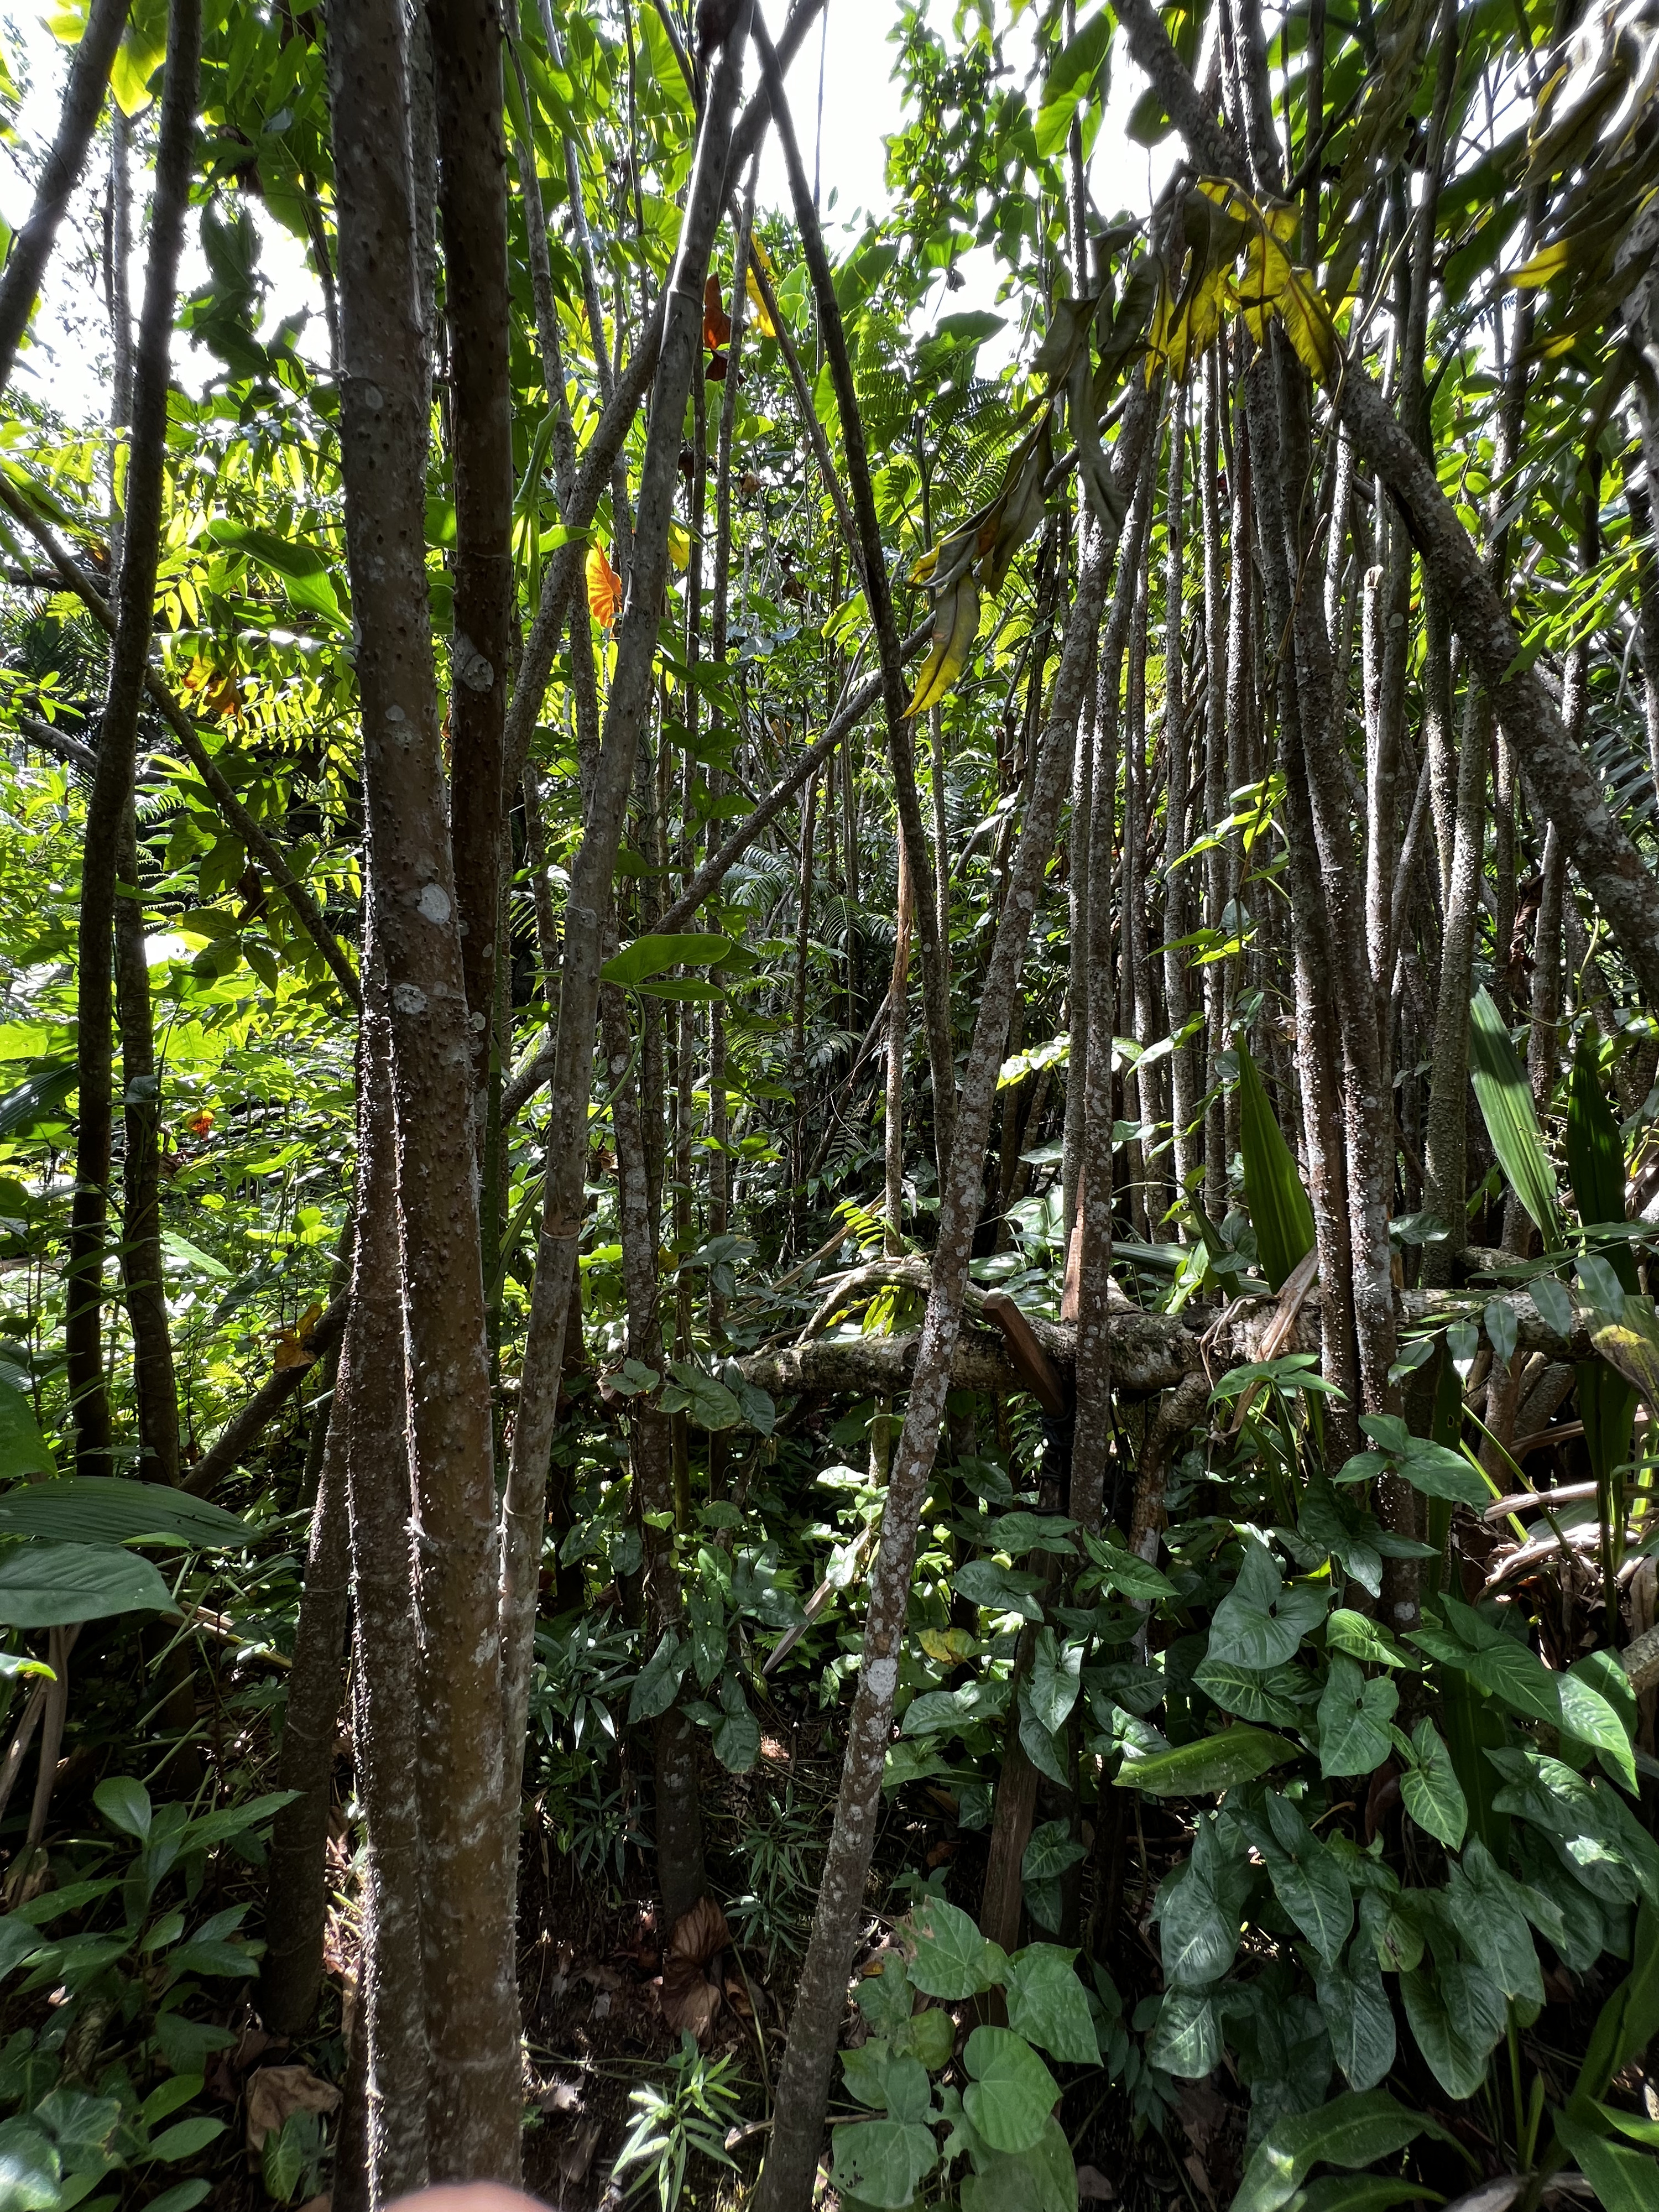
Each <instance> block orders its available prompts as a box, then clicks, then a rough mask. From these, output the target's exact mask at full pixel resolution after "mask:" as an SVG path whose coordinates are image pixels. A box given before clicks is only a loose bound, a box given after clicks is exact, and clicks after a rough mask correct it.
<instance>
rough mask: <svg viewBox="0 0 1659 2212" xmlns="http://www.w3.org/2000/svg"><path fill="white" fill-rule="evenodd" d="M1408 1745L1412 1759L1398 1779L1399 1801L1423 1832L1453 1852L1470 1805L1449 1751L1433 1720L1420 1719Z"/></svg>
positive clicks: (1465, 1824)
mask: <svg viewBox="0 0 1659 2212" xmlns="http://www.w3.org/2000/svg"><path fill="white" fill-rule="evenodd" d="M1411 1747H1412V1757H1411V1762H1410V1764H1409V1765H1407V1767H1406V1769H1405V1771H1404V1772H1403V1773H1402V1774H1401V1778H1400V1795H1401V1801H1402V1802H1403V1803H1404V1805H1405V1808H1406V1810H1407V1812H1408V1813H1409V1814H1411V1816H1412V1818H1413V1820H1415V1821H1416V1823H1417V1825H1418V1826H1419V1828H1421V1829H1422V1830H1423V1831H1424V1832H1425V1834H1428V1835H1431V1836H1432V1837H1433V1838H1435V1840H1436V1842H1437V1843H1442V1844H1444V1845H1445V1846H1446V1848H1447V1850H1452V1851H1455V1850H1457V1848H1458V1847H1459V1845H1460V1844H1462V1840H1463V1832H1464V1830H1465V1829H1466V1828H1467V1827H1468V1820H1469V1808H1468V1800H1467V1799H1466V1798H1465V1796H1464V1795H1463V1791H1462V1785H1461V1784H1459V1782H1458V1779H1457V1770H1456V1768H1455V1766H1454V1765H1452V1755H1451V1753H1450V1752H1449V1750H1448V1749H1447V1747H1446V1746H1445V1744H1444V1743H1443V1741H1442V1740H1441V1738H1440V1736H1439V1735H1438V1733H1437V1730H1436V1729H1435V1726H1434V1723H1433V1722H1432V1721H1419V1723H1417V1726H1416V1727H1415V1728H1414V1729H1413V1730H1412V1736H1411Z"/></svg>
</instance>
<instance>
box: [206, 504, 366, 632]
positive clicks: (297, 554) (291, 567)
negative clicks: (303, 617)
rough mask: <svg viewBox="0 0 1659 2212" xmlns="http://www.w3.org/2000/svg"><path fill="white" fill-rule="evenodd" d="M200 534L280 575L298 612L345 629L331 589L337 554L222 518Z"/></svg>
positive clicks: (337, 571)
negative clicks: (333, 555)
mask: <svg viewBox="0 0 1659 2212" xmlns="http://www.w3.org/2000/svg"><path fill="white" fill-rule="evenodd" d="M204 536H205V537H206V538H207V540H208V542H209V543H210V544H213V545H217V546H219V547H221V548H222V550H224V551H226V552H228V553H240V554H242V555H244V556H246V558H247V559H248V560H250V561H252V562H254V563H255V564H256V565H257V566H258V567H259V568H269V569H270V571H271V572H272V573H273V574H275V575H278V576H280V577H281V578H282V580H283V589H284V590H285V591H286V592H287V593H288V596H289V601H290V602H291V604H292V605H295V606H296V607H298V608H299V609H300V610H301V611H302V612H304V613H306V614H313V615H317V616H319V617H321V619H322V621H323V622H324V623H325V624H326V625H327V627H328V628H329V629H334V630H349V629H350V627H351V625H350V623H349V622H348V621H347V619H346V617H345V615H344V613H343V611H342V610H341V606H340V600H339V594H338V593H337V592H336V590H335V588H334V581H333V579H334V577H335V576H336V575H337V574H343V564H342V563H341V562H340V561H339V559H338V557H337V556H335V557H333V558H331V557H330V556H328V555H326V554H325V553H324V552H323V551H322V550H321V548H320V547H319V546H316V545H312V544H307V542H306V540H305V539H304V538H291V537H278V535H277V534H276V532H275V531H274V530H260V529H257V528H255V527H254V526H252V525H251V524H247V523H241V522H231V521H228V520H224V519H221V520H217V521H215V522H210V524H209V525H208V526H207V529H206V531H205V532H204Z"/></svg>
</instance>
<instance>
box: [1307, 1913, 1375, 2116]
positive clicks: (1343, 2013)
mask: <svg viewBox="0 0 1659 2212" xmlns="http://www.w3.org/2000/svg"><path fill="white" fill-rule="evenodd" d="M1314 1986H1315V1988H1316V1990H1317V1991H1318V1995H1319V2009H1320V2011H1321V2013H1322V2015H1323V2016H1324V2021H1325V2027H1326V2032H1327V2033H1328V2035H1329V2037H1330V2039H1331V2053H1332V2056H1333V2057H1334V2058H1335V2060H1336V2063H1337V2064H1338V2065H1339V2066H1340V2068H1341V2069H1342V2071H1343V2073H1344V2074H1345V2075H1346V2076H1347V2081H1348V2086H1349V2087H1350V2088H1352V2089H1374V2088H1375V2087H1376V2085H1377V2083H1378V2082H1379V2081H1383V2079H1384V2078H1385V2076H1386V2075H1387V2074H1388V2071H1389V2068H1390V2067H1391V2066H1392V2065H1393V2064H1394V2055H1395V2032H1394V2012H1393V2009H1392V2008H1391V2007H1390V2005H1389V1998H1388V1992H1387V1991H1386V1990H1384V1988H1383V1976H1382V1973H1381V1972H1380V1970H1379V1968H1378V1966H1377V1963H1376V1952H1375V1950H1374V1948H1372V1947H1371V1946H1370V1944H1368V1943H1367V1942H1366V1941H1365V1939H1364V1936H1359V1937H1358V1939H1357V1940H1356V1941H1355V1942H1354V1943H1353V1944H1352V1946H1351V1947H1350V1948H1349V1952H1348V1959H1347V1964H1346V1966H1344V1965H1343V1964H1342V1962H1341V1961H1340V1960H1330V1961H1329V1962H1328V1963H1325V1964H1322V1966H1320V1968H1319V1969H1318V1971H1317V1972H1316V1975H1315V1977H1314Z"/></svg>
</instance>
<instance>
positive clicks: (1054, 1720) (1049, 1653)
mask: <svg viewBox="0 0 1659 2212" xmlns="http://www.w3.org/2000/svg"><path fill="white" fill-rule="evenodd" d="M1082 1669H1083V1646H1082V1645H1081V1644H1066V1645H1064V1646H1059V1645H1056V1644H1055V1641H1054V1630H1053V1629H1052V1628H1040V1629H1039V1630H1038V1631H1037V1638H1036V1651H1035V1652H1034V1653H1033V1655H1032V1659H1031V1680H1030V1700H1031V1711H1033V1713H1035V1714H1036V1717H1037V1719H1038V1720H1039V1721H1040V1722H1041V1723H1042V1726H1043V1727H1044V1728H1046V1729H1048V1731H1049V1732H1050V1734H1052V1733H1053V1732H1054V1730H1055V1729H1058V1728H1060V1727H1062V1726H1063V1725H1064V1723H1065V1720H1066V1715H1067V1714H1068V1713H1069V1712H1070V1711H1071V1710H1072V1708H1073V1705H1075V1704H1076V1703H1077V1693H1078V1685H1079V1680H1080V1679H1081V1675H1082Z"/></svg>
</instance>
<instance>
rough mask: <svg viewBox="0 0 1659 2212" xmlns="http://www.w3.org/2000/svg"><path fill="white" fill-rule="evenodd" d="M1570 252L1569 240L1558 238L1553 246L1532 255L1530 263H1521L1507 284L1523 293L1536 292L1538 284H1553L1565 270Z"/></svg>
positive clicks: (1545, 247) (1570, 243) (1570, 244)
mask: <svg viewBox="0 0 1659 2212" xmlns="http://www.w3.org/2000/svg"><path fill="white" fill-rule="evenodd" d="M1571 252H1572V241H1571V239H1566V238H1559V239H1557V240H1556V241H1555V243H1554V245H1553V246H1544V247H1543V248H1542V249H1541V251H1540V252H1537V253H1534V255H1533V257H1532V258H1531V260H1530V261H1523V262H1522V264H1521V266H1520V267H1519V268H1518V269H1517V270H1516V272H1515V274H1514V275H1513V276H1511V277H1510V278H1509V279H1508V282H1509V283H1511V284H1513V285H1514V286H1516V289H1518V290H1521V291H1525V292H1532V291H1536V290H1537V289H1538V287H1539V286H1540V285H1541V284H1553V283H1554V282H1555V279H1556V278H1557V277H1558V276H1560V275H1561V274H1562V272H1563V270H1565V268H1566V266H1567V262H1568V258H1569V257H1570V256H1571Z"/></svg>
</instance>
